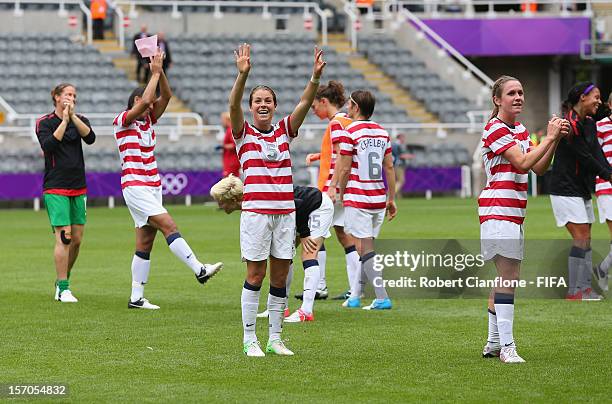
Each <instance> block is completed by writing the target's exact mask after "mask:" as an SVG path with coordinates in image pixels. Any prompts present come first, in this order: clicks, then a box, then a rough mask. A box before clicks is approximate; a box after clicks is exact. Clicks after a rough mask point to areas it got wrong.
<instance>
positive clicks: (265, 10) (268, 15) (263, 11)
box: [261, 4, 272, 20]
mask: <svg viewBox="0 0 612 404" xmlns="http://www.w3.org/2000/svg"><path fill="white" fill-rule="evenodd" d="M261 18H263V19H264V20H269V19H270V18H272V13H270V10H269V9H268V5H267V4H264V5H263V7H262V8H261Z"/></svg>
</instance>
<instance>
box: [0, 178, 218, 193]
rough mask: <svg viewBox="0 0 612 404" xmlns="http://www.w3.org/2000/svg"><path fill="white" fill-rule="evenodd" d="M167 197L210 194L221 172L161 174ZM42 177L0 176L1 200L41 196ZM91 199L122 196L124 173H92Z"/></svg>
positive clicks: (90, 182)
mask: <svg viewBox="0 0 612 404" xmlns="http://www.w3.org/2000/svg"><path fill="white" fill-rule="evenodd" d="M160 177H161V180H162V189H163V192H164V195H168V196H179V195H194V196H196V195H208V194H209V192H210V188H211V187H212V186H213V185H214V184H215V183H216V182H217V181H219V180H220V179H221V171H182V172H163V173H160ZM42 180H43V176H42V174H30V173H29V174H0V200H23V199H33V198H37V197H40V196H41V194H42ZM87 196H88V197H89V198H106V197H109V196H115V197H119V196H121V174H120V173H88V174H87Z"/></svg>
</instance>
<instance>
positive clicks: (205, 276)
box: [196, 262, 223, 284]
mask: <svg viewBox="0 0 612 404" xmlns="http://www.w3.org/2000/svg"><path fill="white" fill-rule="evenodd" d="M221 268H223V263H222V262H217V263H216V264H204V266H203V267H202V269H201V270H200V273H199V274H198V275H196V279H197V280H198V282H200V283H201V284H205V283H206V282H208V280H209V279H210V278H212V277H213V276H215V275H216V274H217V273H218V272H219V271H220V270H221Z"/></svg>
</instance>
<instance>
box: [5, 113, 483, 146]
mask: <svg viewBox="0 0 612 404" xmlns="http://www.w3.org/2000/svg"><path fill="white" fill-rule="evenodd" d="M42 115H44V114H42V113H41V114H16V116H15V119H14V124H12V125H11V126H0V134H6V135H9V136H19V137H31V138H32V140H34V141H37V139H36V134H35V128H36V120H37V119H38V118H40V117H41V116H42ZM83 115H84V116H86V117H87V118H88V119H89V120H91V121H94V122H93V124H92V126H93V128H94V130H95V131H96V134H97V135H98V136H112V135H113V126H112V125H96V124H95V121H96V120H102V119H103V120H105V121H108V122H109V123H110V122H112V120H113V119H114V118H115V117H116V114H108V113H83ZM381 124H382V125H383V127H384V128H385V129H386V130H387V131H388V132H389V134H390V135H391V136H392V137H395V136H396V135H397V134H399V133H405V132H413V131H418V132H431V133H432V134H435V136H436V138H438V139H445V138H446V137H447V136H448V135H449V134H451V135H452V134H453V133H463V134H465V133H476V132H480V131H481V130H482V124H480V123H479V122H474V123H401V122H390V123H381ZM326 128H327V125H326V124H304V125H302V126H301V127H300V134H301V136H302V137H303V138H304V139H305V140H314V139H318V136H319V135H320V134H321V133H322V132H324V131H325V129H326ZM155 132H156V133H157V134H158V136H159V135H161V136H168V137H169V139H170V140H178V139H180V137H181V136H185V135H191V136H205V135H210V134H212V135H215V136H216V135H218V134H220V133H223V132H224V129H223V127H222V126H221V125H205V124H204V121H203V119H202V117H201V116H200V115H199V114H197V113H195V112H177V113H173V112H167V113H165V114H164V116H163V117H162V118H161V119H160V120H159V122H158V123H157V124H156V125H155ZM429 140H431V138H429Z"/></svg>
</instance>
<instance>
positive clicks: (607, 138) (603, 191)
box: [595, 116, 612, 196]
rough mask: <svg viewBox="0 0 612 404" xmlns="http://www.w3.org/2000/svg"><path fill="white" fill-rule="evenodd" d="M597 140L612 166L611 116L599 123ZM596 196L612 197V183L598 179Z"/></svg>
mask: <svg viewBox="0 0 612 404" xmlns="http://www.w3.org/2000/svg"><path fill="white" fill-rule="evenodd" d="M597 140H598V141H599V144H600V145H601V148H602V150H603V153H604V155H605V156H606V159H607V160H608V163H610V164H612V119H610V117H609V116H608V117H606V118H604V119H602V120H601V121H599V122H597ZM595 195H597V196H600V195H612V183H610V181H606V180H603V179H601V178H599V177H597V178H596V179H595Z"/></svg>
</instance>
